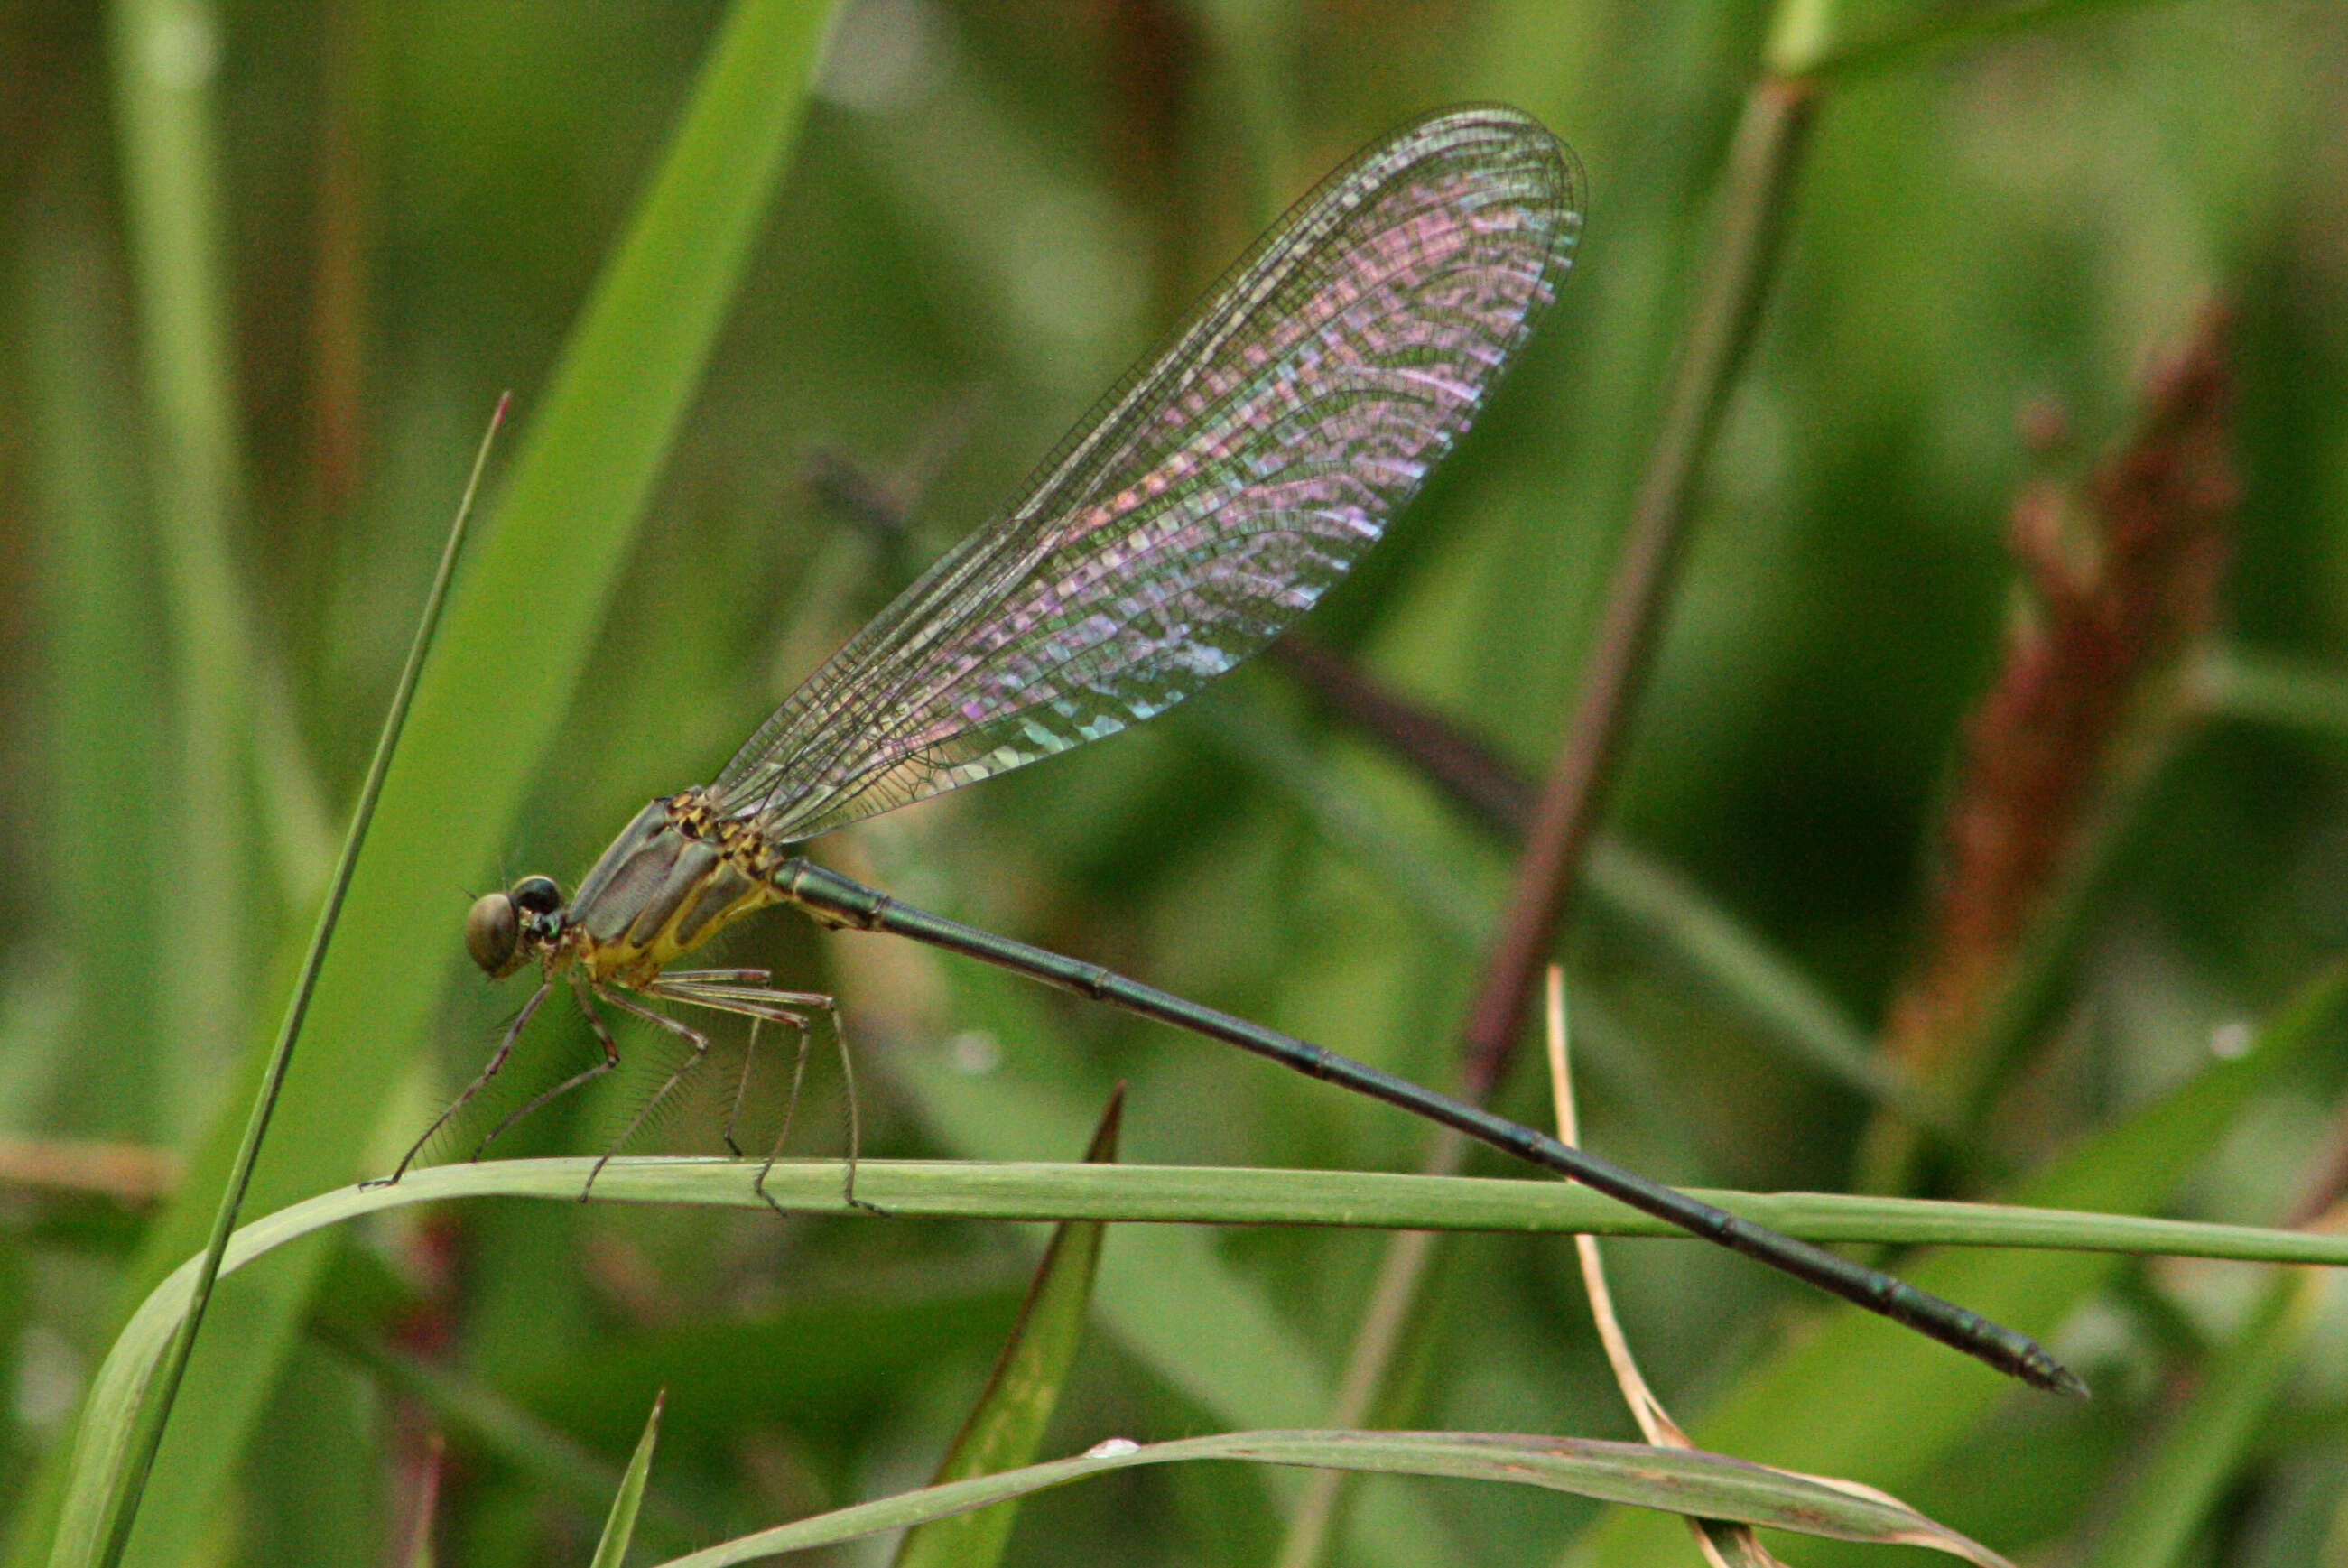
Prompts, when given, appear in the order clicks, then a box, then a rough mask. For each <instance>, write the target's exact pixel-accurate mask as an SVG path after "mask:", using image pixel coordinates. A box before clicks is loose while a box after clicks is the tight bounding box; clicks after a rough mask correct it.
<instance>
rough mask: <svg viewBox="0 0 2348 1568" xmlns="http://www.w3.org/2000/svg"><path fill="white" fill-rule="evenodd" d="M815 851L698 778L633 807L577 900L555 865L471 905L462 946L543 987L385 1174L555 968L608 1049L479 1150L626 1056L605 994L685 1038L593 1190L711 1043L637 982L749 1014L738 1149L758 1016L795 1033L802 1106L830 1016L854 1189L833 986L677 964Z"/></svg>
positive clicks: (771, 893) (493, 1064)
mask: <svg viewBox="0 0 2348 1568" xmlns="http://www.w3.org/2000/svg"><path fill="white" fill-rule="evenodd" d="M805 865H806V862H805V861H797V860H794V859H792V858H790V857H787V856H785V855H784V854H783V853H782V852H781V851H779V850H778V849H777V848H776V847H775V846H774V845H772V844H771V843H769V842H768V841H767V839H766V837H765V835H763V834H762V833H760V832H759V830H758V828H757V823H756V822H755V821H752V820H746V819H744V818H741V817H728V816H726V815H725V814H724V813H723V812H721V811H720V810H718V809H717V807H716V803H715V802H714V801H713V800H712V799H711V798H710V796H709V795H708V793H707V792H706V791H705V790H702V789H687V790H685V791H683V792H682V793H680V794H676V795H671V796H665V797H664V798H662V799H657V800H654V801H653V802H652V803H651V804H650V805H648V806H646V807H645V808H644V810H642V811H639V812H638V813H636V818H635V820H633V821H632V822H630V823H629V824H628V826H627V827H626V828H625V829H624V830H623V831H622V832H621V834H620V836H619V837H618V838H616V839H614V840H613V841H612V844H611V847H610V848H609V849H607V850H605V851H603V854H602V858H601V859H599V860H598V861H596V862H595V864H594V866H593V867H592V869H591V870H590V871H589V872H588V873H587V875H586V878H585V879H584V880H583V881H582V882H580V884H579V891H578V892H577V893H576V894H575V895H574V896H572V898H570V899H569V900H567V901H566V900H565V899H564V898H563V896H562V889H561V885H560V884H559V883H557V882H555V881H554V879H553V878H551V877H547V876H535V875H533V876H526V877H523V878H522V879H521V880H520V881H519V882H515V883H514V885H513V886H512V887H510V888H509V889H506V890H504V891H502V892H492V893H485V894H483V895H482V896H481V897H480V898H479V899H478V900H476V901H475V903H474V904H473V907H472V910H471V911H470V912H469V913H468V914H467V915H466V917H465V951H466V953H467V954H469V955H470V956H471V958H472V960H473V962H474V963H475V964H477V965H480V967H481V968H482V970H483V971H484V972H486V973H487V974H488V975H489V977H490V978H491V979H503V978H504V977H506V976H507V975H511V974H513V973H515V972H516V971H517V970H520V969H522V968H524V967H526V966H527V965H530V964H531V963H533V962H535V963H536V964H537V965H539V967H540V970H541V980H540V982H539V986H538V989H537V990H536V991H535V992H533V993H532V994H531V995H530V1000H529V1001H527V1002H526V1003H524V1004H523V1005H522V1007H521V1010H520V1012H519V1013H518V1014H516V1015H515V1016H514V1019H513V1021H512V1022H511V1023H510V1024H509V1025H508V1026H507V1027H506V1030H505V1033H504V1034H503V1035H502V1036H501V1037H499V1041H498V1046H497V1049H496V1050H495V1051H493V1052H492V1053H491V1054H490V1057H489V1062H488V1064H487V1065H486V1066H485V1067H483V1068H482V1069H481V1071H480V1072H479V1074H478V1075H477V1076H476V1077H475V1078H474V1079H473V1081H472V1082H471V1083H469V1084H468V1085H467V1086H466V1088H465V1089H464V1091H463V1092H462V1093H461V1094H459V1095H458V1097H457V1099H455V1100H454V1101H453V1102H452V1103H451V1104H450V1105H449V1107H448V1109H446V1110H444V1111H442V1112H441V1113H440V1115H439V1117H438V1119H435V1120H434V1121H433V1123H432V1125H431V1126H430V1127H428V1128H427V1129H426V1130H425V1131H424V1136H423V1137H421V1138H419V1139H417V1140H416V1144H415V1147H413V1148H411V1149H410V1150H408V1151H407V1158H406V1159H403V1160H402V1161H400V1162H399V1168H398V1169H397V1170H396V1171H393V1172H392V1173H391V1175H390V1176H389V1177H387V1178H386V1181H397V1180H398V1179H399V1178H400V1177H401V1176H402V1175H403V1174H405V1173H406V1172H407V1167H408V1165H409V1164H410V1163H411V1162H413V1161H414V1160H415V1159H416V1156H417V1154H418V1153H419V1152H421V1151H422V1150H423V1149H424V1147H425V1145H426V1144H427V1143H429V1142H430V1141H431V1140H432V1139H433V1138H434V1137H435V1136H436V1135H437V1134H438V1132H439V1130H441V1128H443V1127H445V1126H446V1125H448V1121H449V1120H450V1119H452V1118H453V1117H455V1116H456V1115H457V1113H458V1111H460V1110H462V1109H464V1108H465V1107H466V1106H467V1105H468V1104H469V1103H470V1101H471V1100H472V1099H473V1097H474V1096H475V1095H476V1094H478V1093H479V1092H480V1090H481V1089H482V1088H486V1087H487V1086H488V1084H489V1080H490V1079H491V1078H495V1077H496V1076H497V1074H498V1071H499V1068H502V1067H503V1066H504V1065H505V1060H506V1057H507V1055H508V1053H509V1052H510V1051H511V1050H512V1048H513V1045H514V1042H515V1041H516V1040H517V1039H519V1038H520V1036H521V1032H522V1030H523V1029H524V1028H525V1027H526V1026H528V1025H529V1023H530V1016H531V1015H533V1014H534V1013H536V1012H537V1010H538V1006H539V1004H540V1003H541V1002H543V1001H544V1000H545V999H546V997H547V995H548V994H549V993H550V992H551V991H552V990H553V988H554V984H555V982H556V981H557V980H558V979H564V978H567V979H568V980H569V981H570V984H571V986H572V991H573V992H574V993H575V994H576V995H577V996H578V999H579V1007H580V1011H581V1012H582V1013H583V1014H584V1015H585V1016H586V1018H587V1023H588V1026H589V1027H591V1028H592V1030H593V1031H594V1033H595V1038H596V1042H597V1044H598V1045H599V1046H601V1047H602V1053H601V1056H600V1058H599V1059H598V1060H597V1061H596V1062H595V1063H593V1064H592V1066H590V1067H588V1068H584V1069H582V1071H580V1072H578V1073H574V1074H573V1075H572V1076H571V1077H570V1078H565V1079H564V1080H563V1081H562V1082H561V1083H559V1084H557V1085H555V1086H554V1087H553V1088H550V1089H547V1090H546V1091H544V1092H543V1093H541V1094H540V1095H538V1096H536V1097H535V1098H533V1099H530V1101H528V1102H527V1103H526V1104H524V1105H522V1106H521V1107H520V1109H516V1110H514V1111H512V1112H510V1114H508V1115H507V1116H506V1117H505V1118H504V1119H502V1120H500V1121H499V1122H498V1124H497V1125H496V1126H494V1127H492V1128H491V1129H490V1130H489V1132H488V1134H487V1135H486V1136H484V1137H483V1138H482V1139H481V1140H480V1142H479V1144H478V1145H477V1146H476V1147H475V1149H474V1150H473V1156H474V1158H476V1159H479V1157H480V1155H481V1153H482V1152H483V1151H484V1150H487V1149H488V1147H489V1143H490V1142H491V1140H494V1139H496V1137H497V1136H498V1135H499V1133H501V1132H503V1131H504V1130H506V1129H507V1128H509V1127H511V1126H512V1125H513V1124H514V1123H515V1122H517V1121H519V1120H520V1119H522V1118H523V1117H525V1116H527V1115H529V1114H530V1112H531V1111H533V1110H536V1109H538V1108H539V1107H541V1106H542V1105H544V1104H545V1103H546V1102H547V1101H549V1100H551V1099H554V1098H556V1097H557V1096H558V1095H561V1094H564V1093H566V1092H568V1091H569V1090H571V1089H573V1088H578V1087H579V1086H580V1085H582V1084H583V1083H585V1082H587V1081H588V1080H589V1079H591V1078H598V1077H601V1076H602V1074H604V1073H607V1072H610V1071H611V1070H613V1068H617V1067H618V1066H619V1065H620V1051H619V1045H618V1042H617V1041H615V1040H614V1039H613V1037H612V1032H611V1029H610V1028H609V1026H607V1025H606V1024H605V1023H604V1021H603V1018H602V1015H601V1014H599V1013H598V1012H597V1011H596V1009H595V1004H596V1003H597V1002H598V1001H601V1002H605V1003H609V1004H610V1005H612V1006H616V1007H619V1008H621V1009H623V1011H625V1012H629V1013H632V1014H634V1015H635V1016H638V1017H641V1018H643V1019H644V1020H646V1021H647V1022H649V1023H651V1024H652V1025H654V1026H655V1027H658V1028H660V1029H662V1030H664V1032H666V1033H667V1034H669V1035H671V1036H673V1037H675V1038H676V1039H678V1040H680V1041H682V1042H683V1043H684V1045H685V1047H686V1053H685V1056H684V1057H683V1058H682V1059H681V1060H680V1061H679V1062H678V1064H677V1067H676V1068H675V1071H673V1072H672V1073H670V1074H669V1076H668V1078H667V1079H666V1080H665V1081H664V1082H663V1083H662V1084H661V1086H660V1087H659V1088H657V1089H655V1090H654V1092H653V1094H652V1095H651V1097H650V1098H649V1099H646V1100H645V1102H644V1105H643V1106H642V1107H641V1108H640V1109H638V1110H637V1112H636V1114H635V1117H634V1118H633V1119H632V1120H631V1121H630V1122H629V1123H628V1126H627V1129H626V1130H624V1131H623V1132H622V1133H621V1135H620V1137H619V1139H618V1140H617V1142H615V1143H614V1144H613V1148H612V1149H611V1150H606V1151H605V1153H604V1154H603V1156H602V1158H601V1159H599V1160H598V1161H596V1162H595V1166H594V1169H593V1170H592V1171H590V1172H589V1174H588V1178H587V1185H586V1187H585V1188H584V1189H582V1191H581V1192H580V1196H581V1197H582V1198H584V1197H586V1196H587V1195H588V1192H589V1191H592V1189H593V1186H594V1181H595V1177H596V1176H597V1175H599V1174H601V1173H602V1169H603V1166H604V1164H605V1163H606V1162H607V1161H610V1159H611V1158H612V1154H613V1153H614V1152H616V1151H617V1150H618V1149H620V1148H621V1147H623V1146H624V1145H625V1144H626V1143H627V1141H628V1140H629V1139H630V1138H632V1137H633V1135H634V1134H635V1131H636V1130H637V1129H638V1128H639V1127H641V1126H643V1125H644V1120H645V1119H646V1118H648V1117H650V1116H651V1115H652V1114H653V1112H654V1110H655V1109H658V1108H659V1107H660V1106H662V1105H663V1104H664V1103H665V1102H666V1101H667V1100H668V1099H669V1097H670V1096H671V1095H672V1094H674V1093H675V1091H676V1089H677V1088H678V1086H679V1085H681V1084H682V1083H683V1082H684V1081H685V1075H686V1074H687V1073H688V1072H690V1071H691V1070H692V1069H693V1068H695V1066H696V1065H698V1064H699V1063H700V1062H701V1060H702V1059H703V1058H704V1057H706V1056H707V1055H708V1052H709V1037H708V1036H707V1035H706V1034H705V1033H703V1032H702V1031H701V1030H699V1029H696V1028H694V1027H693V1026H691V1025H688V1024H685V1023H683V1022H681V1021H679V1020H678V1019H675V1018H672V1017H670V1016H667V1015H666V1014H664V1013H659V1012H655V1011H654V1010H653V1009H652V1008H650V1007H647V1006H644V1004H643V1003H641V1002H639V1001H636V1000H635V999H634V998H633V997H632V996H631V995H629V993H630V992H634V993H639V994H641V995H646V996H655V997H660V998H663V999H665V1000H669V1001H676V1002H689V1003H692V1004H694V1005H695V1006H702V1007H710V1008H715V1009H716V1010H717V1011H720V1012H726V1013H733V1014H736V1015H738V1016H743V1017H747V1018H748V1019H749V1020H750V1021H751V1041H750V1046H749V1047H748V1049H747V1050H746V1053H745V1056H744V1059H743V1067H742V1078H741V1080H740V1083H739V1085H738V1086H737V1087H736V1091H735V1095H734V1099H733V1104H732V1107H731V1108H730V1109H729V1110H728V1111H727V1113H726V1128H725V1134H724V1136H725V1140H726V1147H727V1148H729V1149H731V1150H733V1151H734V1152H735V1154H736V1155H737V1156H738V1155H739V1154H740V1153H741V1152H742V1150H741V1147H740V1145H739V1144H737V1143H736V1141H735V1139H734V1130H735V1126H736V1122H737V1121H738V1119H739V1118H740V1116H741V1113H742V1101H743V1097H744V1094H745V1092H746V1091H747V1087H748V1084H749V1074H750V1066H751V1056H752V1054H754V1053H755V1050H756V1046H757V1027H758V1026H759V1025H761V1024H776V1025H779V1026H783V1027H785V1028H788V1029H790V1030H792V1031H793V1032H794V1033H795V1034H796V1035H797V1036H798V1056H797V1057H796V1059H795V1062H794V1065H793V1068H792V1072H791V1095H790V1108H791V1109H796V1107H797V1105H798V1090H799V1084H800V1080H801V1078H802V1076H803V1074H804V1072H805V1069H806V1065H807V1049H808V1039H809V1031H810V1025H811V1020H812V1016H813V1015H815V1014H817V1013H821V1014H823V1015H825V1016H827V1017H829V1019H830V1020H831V1026H832V1035H833V1037H834V1038H835V1039H836V1040H839V1044H840V1060H841V1064H842V1072H843V1074H844V1075H845V1081H846V1083H847V1085H848V1089H849V1100H850V1110H849V1171H850V1176H849V1182H850V1201H851V1202H853V1201H854V1180H855V1177H854V1171H855V1150H856V1142H857V1127H856V1113H855V1088H854V1085H855V1078H854V1068H853V1065H852V1063H850V1060H849V1056H848V1051H847V1043H846V1040H845V1038H844V1037H842V1036H841V1034H840V1030H839V1008H838V1007H837V1006H836V1005H835V1004H834V1002H833V1000H832V998H831V997H829V996H828V995H824V994H822V993H820V992H816V991H786V990H779V989H777V988H776V987H775V985H774V984H773V978H774V977H773V975H771V974H770V973H769V972H768V971H767V970H764V969H675V970H673V969H670V968H669V967H668V965H670V964H672V963H673V962H675V960H676V959H677V958H679V957H681V956H683V955H684V954H686V953H688V952H690V951H691V950H693V949H694V948H695V947H698V946H699V945H700V944H702V943H704V942H706V941H707V940H708V939H709V938H710V937H712V936H714V935H716V934H717V933H718V932H719V931H721V930H723V929H724V928H725V927H726V926H727V925H729V924H731V923H733V922H735V921H736V920H738V919H740V918H741V917H742V916H743V915H746V914H747V913H750V912H751V911H752V910H756V909H760V908H763V907H765V906H766V905H767V904H770V903H778V902H781V901H782V900H784V899H786V898H788V897H790V896H791V893H790V890H791V889H792V887H793V886H794V885H795V884H796V882H798V877H797V876H796V875H795V874H794V873H795V872H796V871H797V870H798V869H799V868H802V867H804V866H805ZM791 1109H786V1111H785V1113H784V1117H783V1131H782V1132H781V1133H779V1134H778V1136H777V1139H776V1143H775V1148H776V1149H777V1150H779V1149H780V1148H781V1145H782V1139H783V1138H784V1137H786V1136H788V1132H789V1128H790V1120H791ZM774 1162H775V1154H774V1153H773V1152H772V1151H770V1152H769V1153H768V1155H767V1162H766V1165H765V1166H764V1167H762V1168H761V1169H760V1171H759V1172H758V1176H757V1181H755V1182H754V1184H753V1185H754V1186H755V1188H756V1190H757V1192H758V1194H759V1196H761V1197H766V1196H767V1191H766V1178H767V1171H769V1170H771V1169H773V1166H774ZM768 1202H772V1200H771V1199H769V1200H768Z"/></svg>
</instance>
